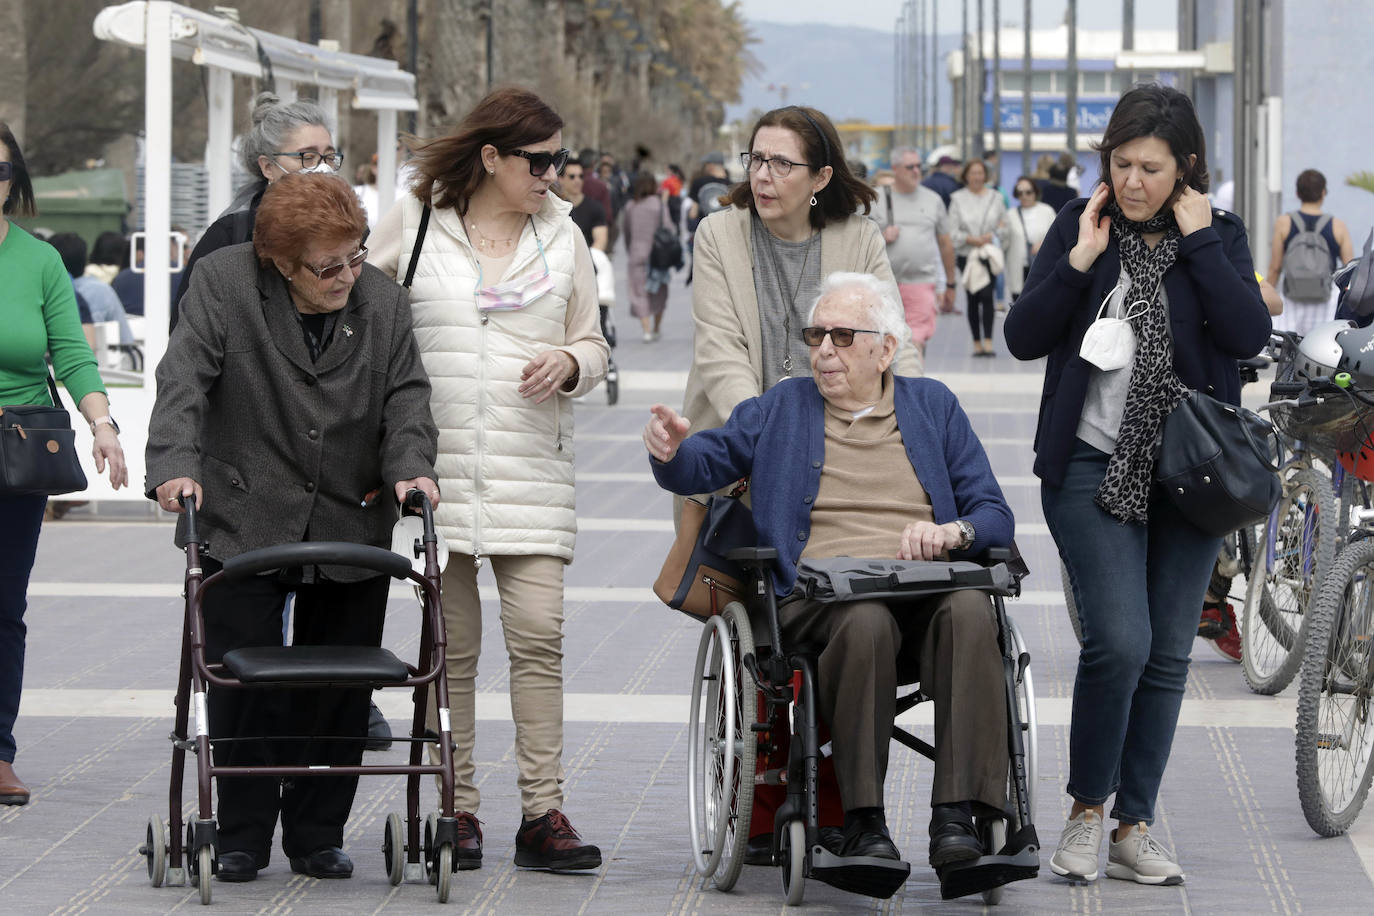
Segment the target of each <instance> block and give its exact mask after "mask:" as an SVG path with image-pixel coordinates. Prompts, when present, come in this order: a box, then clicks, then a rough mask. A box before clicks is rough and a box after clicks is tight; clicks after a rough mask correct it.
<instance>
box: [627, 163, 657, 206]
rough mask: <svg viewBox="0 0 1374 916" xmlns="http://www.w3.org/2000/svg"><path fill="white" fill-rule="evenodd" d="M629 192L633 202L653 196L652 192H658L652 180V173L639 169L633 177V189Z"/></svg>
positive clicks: (655, 183)
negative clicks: (632, 195) (632, 196)
mask: <svg viewBox="0 0 1374 916" xmlns="http://www.w3.org/2000/svg"><path fill="white" fill-rule="evenodd" d="M631 190H632V192H633V193H634V197H635V200H643V199H644V198H646V197H653V196H654V191H656V190H658V182H656V181H655V180H654V176H653V173H651V172H646V171H643V170H642V169H641V170H640V171H639V173H638V174H636V175H635V183H634V187H633V188H632V189H631Z"/></svg>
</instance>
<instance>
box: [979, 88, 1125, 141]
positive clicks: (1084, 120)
mask: <svg viewBox="0 0 1374 916" xmlns="http://www.w3.org/2000/svg"><path fill="white" fill-rule="evenodd" d="M1115 108H1116V99H1104V100H1100V101H1087V102H1084V101H1080V102H1079V103H1078V129H1079V130H1080V131H1081V132H1083V133H1090V134H1100V133H1102V132H1103V131H1105V130H1106V129H1107V122H1108V121H1110V120H1111V117H1112V111H1113V110H1114V109H1115ZM1001 114H1002V117H1001V119H1000V120H1001V122H1002V130H1004V131H1008V132H1011V133H1019V132H1020V131H1021V99H1020V98H1019V97H1012V98H1007V97H1003V99H1002V109H1001ZM983 128H984V129H985V130H991V129H992V103H991V102H985V103H984V104H983ZM1068 129H1069V109H1068V105H1067V104H1066V103H1065V102H1064V100H1063V99H1044V100H1038V99H1032V100H1031V130H1042V131H1055V132H1057V133H1063V132H1064V131H1067V130H1068Z"/></svg>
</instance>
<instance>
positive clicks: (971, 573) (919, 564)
mask: <svg viewBox="0 0 1374 916" xmlns="http://www.w3.org/2000/svg"><path fill="white" fill-rule="evenodd" d="M796 587H797V589H798V590H800V591H801V592H802V593H803V594H804V595H805V596H806V597H807V598H812V599H814V600H816V601H855V600H860V599H865V598H883V599H888V598H895V599H900V598H918V597H921V596H923V595H936V594H941V593H943V592H953V591H962V590H964V589H973V590H976V591H985V592H990V593H996V594H1000V595H1012V594H1015V587H1016V581H1015V578H1014V577H1013V576H1012V574H1011V571H1010V570H1008V568H1007V566H1006V564H1005V563H997V564H995V565H992V566H983V565H982V564H980V563H972V562H969V561H965V560H952V561H929V562H926V561H919V560H890V559H870V560H865V559H856V558H851V557H831V558H827V559H806V560H802V561H801V563H799V564H798V565H797V583H796Z"/></svg>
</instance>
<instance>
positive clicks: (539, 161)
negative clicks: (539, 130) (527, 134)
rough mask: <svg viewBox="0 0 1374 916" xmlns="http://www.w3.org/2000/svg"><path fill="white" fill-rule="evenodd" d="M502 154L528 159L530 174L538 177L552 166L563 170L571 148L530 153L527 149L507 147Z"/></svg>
mask: <svg viewBox="0 0 1374 916" xmlns="http://www.w3.org/2000/svg"><path fill="white" fill-rule="evenodd" d="M502 155H505V156H520V157H522V158H524V159H528V160H529V161H530V175H531V176H533V177H534V178H538V177H539V176H540V175H543V174H544V173H545V172H547V171H548V170H549V166H553V168H554V171H556V172H561V171H563V166H565V165H567V164H568V159H570V158H571V157H572V150H570V149H561V150H559V151H558V152H556V153H532V152H530V151H529V150H527V149H508V150H506V151H505V153H503V154H502Z"/></svg>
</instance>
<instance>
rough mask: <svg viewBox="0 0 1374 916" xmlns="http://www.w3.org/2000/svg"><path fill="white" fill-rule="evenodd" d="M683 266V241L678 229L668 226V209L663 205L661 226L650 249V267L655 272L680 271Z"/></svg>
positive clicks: (660, 216) (660, 214)
mask: <svg viewBox="0 0 1374 916" xmlns="http://www.w3.org/2000/svg"><path fill="white" fill-rule="evenodd" d="M682 265H683V258H682V239H680V238H679V237H678V234H677V229H676V228H674V227H673V226H670V225H668V208H667V206H666V205H662V209H661V210H660V212H659V225H658V228H657V229H655V230H654V239H653V242H652V244H651V247H650V248H649V266H650V267H652V268H654V269H655V270H679V269H681V267H682Z"/></svg>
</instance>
